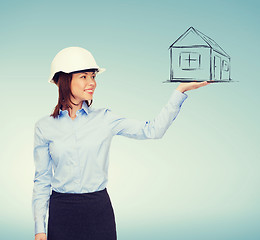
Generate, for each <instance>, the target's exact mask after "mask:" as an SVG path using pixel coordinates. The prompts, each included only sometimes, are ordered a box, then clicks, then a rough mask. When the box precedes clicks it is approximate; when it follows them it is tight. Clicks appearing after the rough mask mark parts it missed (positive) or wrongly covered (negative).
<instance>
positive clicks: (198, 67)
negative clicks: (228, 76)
mask: <svg viewBox="0 0 260 240" xmlns="http://www.w3.org/2000/svg"><path fill="white" fill-rule="evenodd" d="M189 53H190V54H189ZM185 59H190V60H185ZM195 59H197V61H196V60H195ZM198 61H199V62H200V64H198ZM189 62H190V65H189ZM172 69H173V79H185V78H188V79H194V80H209V79H210V48H205V47H199V48H198V47H192V48H173V49H172Z"/></svg>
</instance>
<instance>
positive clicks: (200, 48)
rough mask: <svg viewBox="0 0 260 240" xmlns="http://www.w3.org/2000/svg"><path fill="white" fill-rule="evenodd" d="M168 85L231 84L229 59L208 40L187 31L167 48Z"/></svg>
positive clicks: (195, 30) (203, 36)
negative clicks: (168, 64) (197, 83)
mask: <svg viewBox="0 0 260 240" xmlns="http://www.w3.org/2000/svg"><path fill="white" fill-rule="evenodd" d="M169 50H170V80H168V82H191V81H194V80H196V81H206V80H207V81H209V80H215V82H227V81H230V80H231V78H230V56H229V55H228V54H227V53H226V52H225V51H224V50H223V49H222V48H221V47H220V46H219V45H218V44H217V43H216V42H215V41H214V40H213V39H211V38H210V37H208V36H206V35H205V34H203V33H202V32H200V31H198V30H197V29H195V28H193V27H190V28H189V29H188V30H187V31H186V32H184V33H183V34H182V35H181V36H180V37H179V38H178V39H177V40H176V41H175V42H174V43H173V44H172V45H171V46H170V47H169Z"/></svg>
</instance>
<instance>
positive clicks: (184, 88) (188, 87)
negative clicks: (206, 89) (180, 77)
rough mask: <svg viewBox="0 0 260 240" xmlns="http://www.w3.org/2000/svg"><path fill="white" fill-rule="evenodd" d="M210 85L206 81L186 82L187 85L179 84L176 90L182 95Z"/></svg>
mask: <svg viewBox="0 0 260 240" xmlns="http://www.w3.org/2000/svg"><path fill="white" fill-rule="evenodd" d="M209 84H210V83H209V82H207V81H204V82H196V81H194V82H187V83H180V84H179V86H178V87H177V88H176V89H177V90H179V91H180V92H182V93H184V92H186V91H189V90H193V89H197V88H200V87H203V86H206V85H209Z"/></svg>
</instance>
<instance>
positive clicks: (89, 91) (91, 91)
mask: <svg viewBox="0 0 260 240" xmlns="http://www.w3.org/2000/svg"><path fill="white" fill-rule="evenodd" d="M84 92H87V93H89V94H93V93H94V90H84Z"/></svg>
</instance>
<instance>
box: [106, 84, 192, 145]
mask: <svg viewBox="0 0 260 240" xmlns="http://www.w3.org/2000/svg"><path fill="white" fill-rule="evenodd" d="M187 97H188V95H187V94H185V93H182V92H180V91H179V90H176V89H175V90H174V92H173V93H172V95H171V96H170V99H169V101H168V102H167V104H166V105H165V106H164V107H163V108H162V109H161V111H160V113H159V114H158V115H157V116H156V117H155V118H154V119H153V120H151V121H140V120H136V119H129V118H124V117H121V116H118V115H117V114H115V113H113V112H112V111H111V110H110V109H106V110H105V120H106V121H107V123H108V125H109V128H110V129H111V131H112V134H113V135H122V136H125V137H129V138H135V139H140V140H142V139H158V138H162V137H163V135H164V134H165V132H166V130H167V129H168V128H169V126H170V125H171V124H172V122H173V121H174V119H175V118H176V117H177V115H178V113H179V111H180V109H181V105H182V103H183V102H184V100H185V99H186V98H187Z"/></svg>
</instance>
